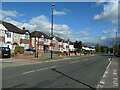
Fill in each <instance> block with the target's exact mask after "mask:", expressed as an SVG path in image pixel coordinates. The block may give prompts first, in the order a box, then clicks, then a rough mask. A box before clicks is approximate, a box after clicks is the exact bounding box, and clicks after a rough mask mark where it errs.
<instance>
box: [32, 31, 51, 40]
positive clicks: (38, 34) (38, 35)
mask: <svg viewBox="0 0 120 90" xmlns="http://www.w3.org/2000/svg"><path fill="white" fill-rule="evenodd" d="M42 35H44V38H47V39H48V38H50V37H49V36H48V35H47V34H45V33H43V32H40V31H33V32H31V37H38V38H40V37H41V36H42Z"/></svg>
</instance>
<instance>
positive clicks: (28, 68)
mask: <svg viewBox="0 0 120 90" xmlns="http://www.w3.org/2000/svg"><path fill="white" fill-rule="evenodd" d="M108 59H109V56H89V57H81V58H76V59H69V60H62V61H56V62H48V63H39V64H32V65H24V66H16V67H7V68H3V71H2V72H3V73H2V75H3V80H2V81H3V88H90V87H93V88H96V87H97V85H98V83H99V81H100V79H101V77H102V76H103V74H104V72H105V69H106V67H107V66H108V64H109V61H108ZM52 69H56V70H57V71H59V72H61V73H63V74H65V75H66V76H65V75H62V74H61V73H58V72H56V71H54V70H52ZM70 77H71V78H70ZM73 79H75V80H78V81H79V82H76V81H75V80H73ZM84 84H86V85H88V86H90V87H88V86H86V85H84Z"/></svg>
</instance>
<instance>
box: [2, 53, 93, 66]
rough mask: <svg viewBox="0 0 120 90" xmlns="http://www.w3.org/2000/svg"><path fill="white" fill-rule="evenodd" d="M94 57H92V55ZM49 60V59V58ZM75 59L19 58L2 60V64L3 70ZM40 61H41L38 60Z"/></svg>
mask: <svg viewBox="0 0 120 90" xmlns="http://www.w3.org/2000/svg"><path fill="white" fill-rule="evenodd" d="M87 56H89V55H86V56H80V57H87ZM91 56H92V55H91ZM80 57H78V56H77V57H76V56H75V57H74V58H80ZM47 58H48V57H47ZM71 58H73V57H69V56H67V57H66V56H64V57H63V58H59V59H57V58H56V59H53V60H51V59H50V60H49V59H48V60H45V61H44V60H41V61H40V59H45V57H44V58H42V57H41V58H40V57H39V58H29V59H18V58H7V59H0V63H2V64H1V65H2V68H5V67H15V66H21V65H30V64H37V63H38V64H39V63H43V62H54V61H59V60H67V59H71ZM38 59H39V60H38ZM37 60H38V61H37Z"/></svg>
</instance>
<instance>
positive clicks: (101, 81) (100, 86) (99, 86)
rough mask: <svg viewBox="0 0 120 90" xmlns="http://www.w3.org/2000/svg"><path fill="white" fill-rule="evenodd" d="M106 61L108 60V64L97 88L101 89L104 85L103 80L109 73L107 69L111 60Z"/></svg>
mask: <svg viewBox="0 0 120 90" xmlns="http://www.w3.org/2000/svg"><path fill="white" fill-rule="evenodd" d="M108 60H110V62H109V64H108V66H107V68H106V70H105V72H104V74H103V76H102V77H101V80H100V82H99V84H98V85H97V88H103V85H104V84H105V78H106V77H107V74H108V73H109V67H110V65H111V63H112V61H111V58H109V59H108ZM101 84H102V85H101Z"/></svg>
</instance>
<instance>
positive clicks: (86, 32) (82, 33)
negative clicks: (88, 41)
mask: <svg viewBox="0 0 120 90" xmlns="http://www.w3.org/2000/svg"><path fill="white" fill-rule="evenodd" d="M80 34H81V35H83V36H88V35H89V29H88V28H85V29H84V30H82V31H80Z"/></svg>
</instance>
